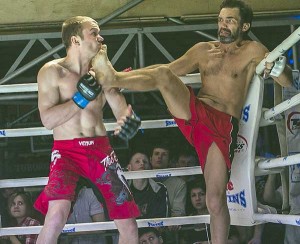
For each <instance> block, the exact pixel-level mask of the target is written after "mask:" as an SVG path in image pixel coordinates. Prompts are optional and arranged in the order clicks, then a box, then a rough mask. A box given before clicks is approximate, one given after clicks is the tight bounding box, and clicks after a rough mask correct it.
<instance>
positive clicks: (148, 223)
mask: <svg viewBox="0 0 300 244" xmlns="http://www.w3.org/2000/svg"><path fill="white" fill-rule="evenodd" d="M209 221H210V216H209V215H197V216H184V217H171V218H156V219H137V224H138V227H139V228H141V227H163V226H170V225H185V224H199V223H209ZM41 229H42V226H28V227H13V228H0V236H8V235H24V234H39V233H40V231H41ZM111 229H117V227H116V225H115V224H114V222H113V221H107V222H94V223H82V224H66V225H65V227H64V229H63V231H62V233H74V232H82V231H97V230H111Z"/></svg>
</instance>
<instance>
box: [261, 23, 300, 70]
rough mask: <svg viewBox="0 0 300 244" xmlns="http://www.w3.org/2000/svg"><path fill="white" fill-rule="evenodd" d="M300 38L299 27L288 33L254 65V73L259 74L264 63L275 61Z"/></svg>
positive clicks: (263, 67)
mask: <svg viewBox="0 0 300 244" xmlns="http://www.w3.org/2000/svg"><path fill="white" fill-rule="evenodd" d="M299 40H300V27H298V28H297V29H296V30H295V31H294V32H293V33H292V34H291V35H289V36H288V37H287V38H286V39H285V40H284V41H283V42H282V43H281V44H279V45H278V46H277V47H276V48H275V49H274V50H273V51H272V52H270V53H269V55H268V56H267V57H266V58H264V59H263V60H262V61H261V62H260V63H259V64H258V65H257V67H256V73H257V74H258V75H260V74H261V73H262V72H263V71H264V69H265V63H266V61H267V62H273V61H275V60H276V59H277V58H278V57H279V56H280V55H283V54H284V53H285V52H286V51H287V50H288V49H289V48H290V47H291V46H293V45H294V44H295V43H297V42H298V41H299Z"/></svg>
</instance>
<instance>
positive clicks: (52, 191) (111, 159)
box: [35, 16, 140, 244]
mask: <svg viewBox="0 0 300 244" xmlns="http://www.w3.org/2000/svg"><path fill="white" fill-rule="evenodd" d="M62 39H63V43H64V44H65V47H66V51H67V55H66V57H64V58H61V59H56V60H53V61H50V62H48V63H46V64H45V65H44V66H43V67H42V68H41V69H40V71H39V73H38V77H37V80H38V106H39V111H40V116H41V120H42V123H43V125H44V126H45V127H46V128H47V129H53V138H54V143H53V148H52V155H51V164H50V174H49V181H48V184H47V186H46V187H45V189H44V190H43V192H42V193H41V194H40V195H39V197H38V199H37V201H36V202H35V208H37V209H38V210H39V211H41V212H42V213H43V214H46V218H45V224H44V226H43V228H42V230H41V232H40V234H39V236H38V239H37V243H39V244H48V243H56V242H57V239H58V236H59V234H60V233H61V231H62V229H63V227H64V225H65V223H66V221H67V218H68V215H69V212H70V208H71V201H73V200H74V191H75V187H76V184H77V181H78V179H79V176H82V177H84V178H88V179H89V180H90V181H92V182H93V183H94V184H95V185H96V186H97V188H98V189H99V190H100V192H101V193H102V195H103V197H104V199H105V201H106V207H107V209H108V214H109V217H110V219H112V220H114V222H115V224H116V226H117V228H118V230H119V232H120V236H119V243H124V244H125V243H126V244H127V243H138V230H137V224H136V221H135V218H136V217H137V216H139V209H138V207H137V205H136V204H135V202H134V200H133V197H132V194H131V192H130V191H129V188H128V186H127V182H126V180H125V178H124V175H123V171H122V169H121V167H120V165H119V163H118V159H117V157H116V155H115V153H114V150H113V149H112V147H111V146H110V143H109V139H108V137H107V133H106V130H105V127H104V122H103V111H102V109H103V107H104V104H105V103H106V101H107V102H108V104H109V105H110V107H111V108H112V111H113V113H114V115H115V117H116V119H117V120H118V123H119V128H118V131H117V132H116V134H119V133H120V132H122V138H124V139H126V140H127V139H129V138H131V137H132V136H133V135H134V134H135V133H136V131H137V130H138V127H139V124H140V122H139V121H138V120H139V119H138V117H137V116H135V114H134V113H133V111H132V108H131V106H127V103H126V101H125V98H124V96H123V95H122V94H121V93H120V91H119V89H115V88H103V89H102V88H101V86H100V85H99V83H98V82H97V81H96V80H95V78H94V77H93V75H92V74H93V72H92V71H91V60H92V58H93V57H94V56H95V55H96V54H97V52H98V51H99V49H100V48H101V45H102V41H103V38H102V37H101V36H100V28H99V26H98V23H97V22H96V21H95V20H93V19H91V18H89V17H85V16H76V17H72V18H70V19H67V20H66V21H65V22H64V23H63V26H62ZM132 120H133V122H134V123H132ZM128 127H129V128H130V130H128ZM124 128H125V130H124Z"/></svg>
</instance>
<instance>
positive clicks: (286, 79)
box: [271, 65, 293, 87]
mask: <svg viewBox="0 0 300 244" xmlns="http://www.w3.org/2000/svg"><path fill="white" fill-rule="evenodd" d="M271 77H272V78H273V79H274V80H275V81H276V82H277V83H278V84H280V85H281V86H283V87H291V86H292V84H293V83H292V80H293V75H292V69H291V68H290V67H289V66H288V65H286V66H285V68H284V70H283V72H282V73H281V75H279V76H278V77H274V76H271Z"/></svg>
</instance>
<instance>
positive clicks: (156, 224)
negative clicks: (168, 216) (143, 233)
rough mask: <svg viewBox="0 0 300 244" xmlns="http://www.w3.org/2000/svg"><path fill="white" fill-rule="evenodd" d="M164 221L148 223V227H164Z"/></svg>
mask: <svg viewBox="0 0 300 244" xmlns="http://www.w3.org/2000/svg"><path fill="white" fill-rule="evenodd" d="M163 226H164V221H160V222H148V227H163Z"/></svg>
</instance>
